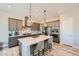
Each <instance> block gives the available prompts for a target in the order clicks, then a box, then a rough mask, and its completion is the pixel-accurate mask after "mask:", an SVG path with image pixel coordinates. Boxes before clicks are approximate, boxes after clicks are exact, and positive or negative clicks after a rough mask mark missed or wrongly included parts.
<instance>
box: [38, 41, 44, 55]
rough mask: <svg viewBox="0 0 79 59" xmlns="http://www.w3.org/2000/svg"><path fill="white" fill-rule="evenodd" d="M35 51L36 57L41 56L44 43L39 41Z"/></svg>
mask: <svg viewBox="0 0 79 59" xmlns="http://www.w3.org/2000/svg"><path fill="white" fill-rule="evenodd" d="M37 49H38V56H43V55H44V41H41V42H39V43H38V46H37Z"/></svg>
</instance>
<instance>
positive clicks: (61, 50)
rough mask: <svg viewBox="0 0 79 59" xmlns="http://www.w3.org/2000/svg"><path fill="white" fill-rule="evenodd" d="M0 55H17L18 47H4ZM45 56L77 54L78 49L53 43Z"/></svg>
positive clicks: (78, 54)
mask: <svg viewBox="0 0 79 59" xmlns="http://www.w3.org/2000/svg"><path fill="white" fill-rule="evenodd" d="M0 56H19V48H18V46H16V47H13V48H4V49H3V50H1V51H0ZM45 56H79V49H75V48H72V47H69V46H65V45H62V46H61V45H59V44H58V43H54V44H53V49H52V50H51V52H49V51H47V52H46V53H45Z"/></svg>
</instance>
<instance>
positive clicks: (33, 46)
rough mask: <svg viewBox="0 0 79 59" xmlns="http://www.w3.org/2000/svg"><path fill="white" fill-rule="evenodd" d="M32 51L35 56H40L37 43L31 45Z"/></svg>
mask: <svg viewBox="0 0 79 59" xmlns="http://www.w3.org/2000/svg"><path fill="white" fill-rule="evenodd" d="M30 51H31V53H30V54H32V55H33V56H38V50H37V44H34V45H31V47H30Z"/></svg>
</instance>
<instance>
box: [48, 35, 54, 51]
mask: <svg viewBox="0 0 79 59" xmlns="http://www.w3.org/2000/svg"><path fill="white" fill-rule="evenodd" d="M52 46H53V37H52V36H50V38H49V40H48V49H49V51H51V49H52V48H53V47H52Z"/></svg>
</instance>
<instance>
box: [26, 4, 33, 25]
mask: <svg viewBox="0 0 79 59" xmlns="http://www.w3.org/2000/svg"><path fill="white" fill-rule="evenodd" d="M27 25H28V26H31V25H32V20H31V3H30V4H29V19H28V21H27Z"/></svg>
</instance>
